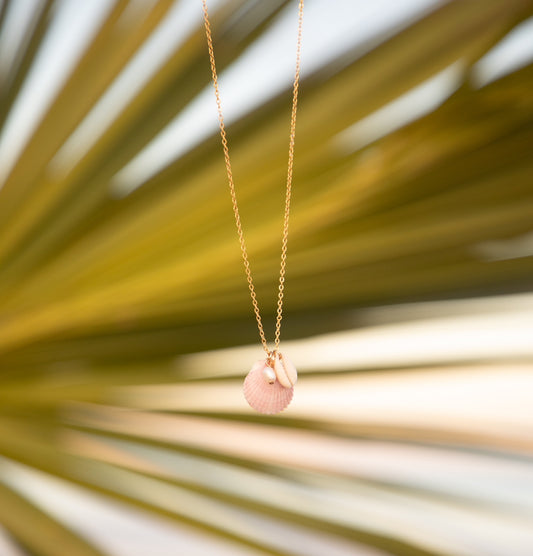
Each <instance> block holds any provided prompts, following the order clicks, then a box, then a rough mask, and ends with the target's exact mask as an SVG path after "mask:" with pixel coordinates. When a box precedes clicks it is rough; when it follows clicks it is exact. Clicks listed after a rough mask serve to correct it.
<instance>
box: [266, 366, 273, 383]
mask: <svg viewBox="0 0 533 556" xmlns="http://www.w3.org/2000/svg"><path fill="white" fill-rule="evenodd" d="M263 378H264V379H265V381H266V382H268V384H274V382H276V373H275V372H274V369H272V368H271V367H267V366H265V368H264V369H263Z"/></svg>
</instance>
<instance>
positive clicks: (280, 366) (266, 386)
mask: <svg viewBox="0 0 533 556" xmlns="http://www.w3.org/2000/svg"><path fill="white" fill-rule="evenodd" d="M303 5H304V0H299V2H298V39H297V45H296V71H295V75H294V84H293V90H292V111H291V123H290V135H289V162H288V167H287V185H286V191H285V210H284V217H283V235H282V241H281V263H280V271H279V285H278V304H277V315H276V331H275V336H274V349H272V350H270V349H269V347H268V342H267V339H266V336H265V331H264V329H263V322H262V320H261V313H260V311H259V304H258V302H257V295H256V293H255V287H254V282H253V278H252V271H251V269H250V263H249V260H248V252H247V250H246V243H245V240H244V233H243V229H242V224H241V217H240V213H239V207H238V204H237V196H236V194H235V184H234V182H233V172H232V170H231V162H230V158H229V148H228V140H227V136H226V127H225V125H224V117H223V115H222V103H221V100H220V91H219V87H218V76H217V70H216V65H215V54H214V50H213V38H212V35H211V25H210V23H209V14H208V11H207V0H202V6H203V12H204V25H205V34H206V38H207V47H208V50H209V61H210V64H211V74H212V79H213V87H214V89H215V96H216V102H217V108H218V121H219V125H220V137H221V141H222V149H223V151H224V161H225V163H226V174H227V177H228V184H229V189H230V195H231V203H232V208H233V214H234V216H235V224H236V226H237V235H238V236H239V244H240V248H241V254H242V260H243V263H244V270H245V273H246V279H247V281H248V289H249V290H250V297H251V300H252V306H253V310H254V314H255V319H256V321H257V328H258V330H259V336H260V338H261V344H262V345H263V349H264V351H265V353H266V358H265V359H264V360H262V361H257V362H256V363H255V364H254V365H253V367H252V369H251V371H250V372H249V373H248V375H247V376H246V379H245V380H244V396H245V398H246V401H247V402H248V403H249V404H250V406H251V407H252V408H253V409H255V410H256V411H259V412H260V413H266V414H274V413H279V412H280V411H283V409H285V408H286V407H287V406H288V405H289V403H290V402H291V400H292V396H293V392H294V389H293V387H294V384H295V383H296V380H297V376H298V375H297V372H296V368H295V367H294V365H293V364H292V363H291V361H290V360H289V359H288V358H287V357H286V356H284V355H283V354H282V353H281V352H280V351H279V344H280V336H281V321H282V319H283V294H284V288H285V268H286V265H287V241H288V237H289V213H290V204H291V190H292V171H293V161H294V139H295V135H296V108H297V106H298V88H299V83H300V58H301V54H300V53H301V45H302V20H303Z"/></svg>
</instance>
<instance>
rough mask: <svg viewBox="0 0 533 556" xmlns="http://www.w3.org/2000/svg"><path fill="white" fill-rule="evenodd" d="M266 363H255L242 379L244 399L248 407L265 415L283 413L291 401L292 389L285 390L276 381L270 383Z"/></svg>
mask: <svg viewBox="0 0 533 556" xmlns="http://www.w3.org/2000/svg"><path fill="white" fill-rule="evenodd" d="M268 369H269V367H268V365H267V362H266V361H257V362H256V363H255V364H254V366H253V367H252V370H251V371H250V372H249V373H248V374H247V375H246V378H245V379H244V397H245V398H246V401H247V402H248V403H249V404H250V406H251V407H252V408H253V409H255V410H256V411H258V412H259V413H264V414H267V415H273V414H275V413H279V412H280V411H283V410H284V409H285V408H286V407H287V406H288V405H289V404H290V403H291V400H292V396H293V393H294V390H293V388H285V387H284V386H282V385H281V384H280V383H279V381H278V380H275V381H274V382H271V381H270V380H269V379H268V377H269V376H270V373H269V372H268Z"/></svg>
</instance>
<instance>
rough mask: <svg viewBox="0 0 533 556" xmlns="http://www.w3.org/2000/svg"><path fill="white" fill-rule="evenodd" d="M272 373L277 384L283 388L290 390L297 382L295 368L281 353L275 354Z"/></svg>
mask: <svg viewBox="0 0 533 556" xmlns="http://www.w3.org/2000/svg"><path fill="white" fill-rule="evenodd" d="M274 372H275V373H276V378H277V379H278V381H279V383H280V384H281V385H282V386H284V387H285V388H292V387H293V386H294V385H295V384H296V381H297V380H298V373H297V371H296V367H295V366H294V365H293V364H292V362H291V360H290V359H289V358H288V357H286V356H285V355H283V354H282V353H276V355H275V357H274Z"/></svg>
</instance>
